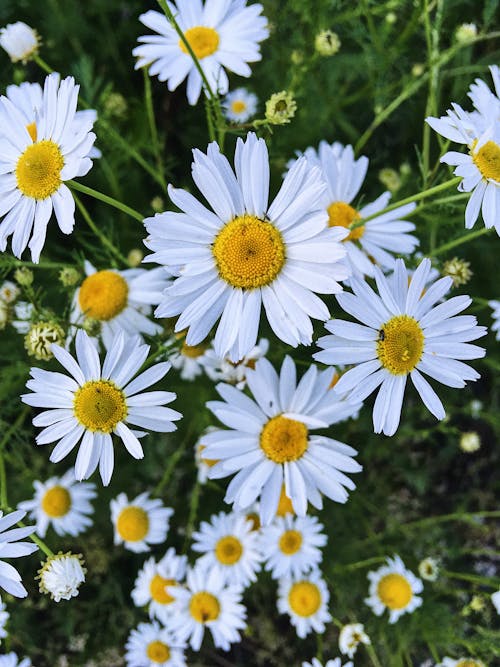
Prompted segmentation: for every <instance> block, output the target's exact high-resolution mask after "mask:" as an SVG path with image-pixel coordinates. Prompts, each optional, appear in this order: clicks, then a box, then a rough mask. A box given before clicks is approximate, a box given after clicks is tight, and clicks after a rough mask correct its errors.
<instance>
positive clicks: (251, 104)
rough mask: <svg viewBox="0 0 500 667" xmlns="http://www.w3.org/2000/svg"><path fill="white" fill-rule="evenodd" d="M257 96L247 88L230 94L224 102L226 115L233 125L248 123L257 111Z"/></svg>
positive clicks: (223, 106)
mask: <svg viewBox="0 0 500 667" xmlns="http://www.w3.org/2000/svg"><path fill="white" fill-rule="evenodd" d="M257 101H258V100H257V95H255V93H251V92H250V91H248V90H247V89H246V88H236V89H235V90H232V91H231V92H229V93H228V94H227V95H226V97H225V98H224V100H223V102H222V108H223V109H224V115H225V116H226V118H227V119H228V120H230V121H231V122H232V123H246V122H247V120H248V119H249V118H251V117H252V116H254V115H255V112H256V111H257Z"/></svg>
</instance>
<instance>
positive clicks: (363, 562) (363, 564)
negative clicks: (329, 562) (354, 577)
mask: <svg viewBox="0 0 500 667" xmlns="http://www.w3.org/2000/svg"><path fill="white" fill-rule="evenodd" d="M384 561H385V557H384V556H373V557H372V558H366V559H365V560H359V561H357V562H356V563H349V564H348V565H343V566H342V569H343V570H358V569H360V568H363V567H368V566H369V565H375V564H376V563H382V562H384Z"/></svg>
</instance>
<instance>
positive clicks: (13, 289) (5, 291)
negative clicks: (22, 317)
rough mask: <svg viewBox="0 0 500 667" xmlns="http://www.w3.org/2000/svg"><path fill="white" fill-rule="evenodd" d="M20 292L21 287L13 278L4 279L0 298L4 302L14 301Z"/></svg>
mask: <svg viewBox="0 0 500 667" xmlns="http://www.w3.org/2000/svg"><path fill="white" fill-rule="evenodd" d="M20 293H21V290H20V289H19V287H18V286H17V285H16V284H15V283H13V282H12V281H11V280H4V281H3V283H2V284H1V285H0V300H1V301H3V302H4V303H9V304H10V303H13V302H14V301H15V300H16V299H17V297H18V296H19V294H20Z"/></svg>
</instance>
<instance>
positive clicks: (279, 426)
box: [260, 415, 308, 463]
mask: <svg viewBox="0 0 500 667" xmlns="http://www.w3.org/2000/svg"><path fill="white" fill-rule="evenodd" d="M307 444H308V441H307V426H306V425H305V424H303V423H302V422H298V421H295V419H288V418H287V417H283V416H282V415H278V416H277V417H273V418H272V419H270V420H269V421H268V422H267V424H265V425H264V428H263V429H262V431H261V434H260V446H261V447H262V449H263V451H264V454H265V455H266V456H267V458H268V459H270V460H271V461H274V462H275V463H286V462H288V461H297V459H300V457H301V456H302V455H303V454H304V452H305V451H306V450H307Z"/></svg>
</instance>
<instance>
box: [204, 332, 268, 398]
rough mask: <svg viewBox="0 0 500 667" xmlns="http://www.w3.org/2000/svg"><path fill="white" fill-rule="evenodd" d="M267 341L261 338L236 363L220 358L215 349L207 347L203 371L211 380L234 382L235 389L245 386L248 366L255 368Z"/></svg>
mask: <svg viewBox="0 0 500 667" xmlns="http://www.w3.org/2000/svg"><path fill="white" fill-rule="evenodd" d="M268 349H269V341H268V340H267V339H266V338H261V339H260V340H259V342H258V344H257V345H254V346H253V347H252V349H251V350H250V351H249V352H248V353H247V354H245V356H244V357H243V359H240V360H239V361H238V362H237V363H234V362H233V361H230V360H229V359H227V358H226V359H221V358H220V357H218V356H217V355H216V354H215V350H214V349H212V348H209V349H208V350H207V351H206V353H205V356H204V366H205V373H206V374H207V375H208V377H209V378H210V379H211V380H214V381H219V380H222V382H227V383H228V384H234V385H235V386H236V388H237V389H244V388H245V386H246V383H247V381H246V372H247V369H248V368H255V363H256V362H257V361H258V360H259V359H262V357H264V356H265V355H266V354H267V351H268Z"/></svg>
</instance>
